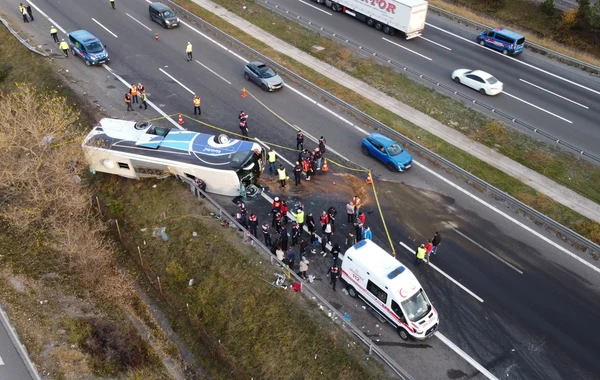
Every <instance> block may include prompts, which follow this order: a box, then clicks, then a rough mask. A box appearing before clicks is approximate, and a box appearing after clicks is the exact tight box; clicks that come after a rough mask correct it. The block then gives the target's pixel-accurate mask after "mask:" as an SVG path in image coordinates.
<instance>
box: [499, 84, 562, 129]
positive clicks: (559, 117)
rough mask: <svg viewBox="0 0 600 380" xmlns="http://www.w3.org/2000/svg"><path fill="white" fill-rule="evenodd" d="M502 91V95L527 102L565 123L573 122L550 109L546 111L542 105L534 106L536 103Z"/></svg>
mask: <svg viewBox="0 0 600 380" xmlns="http://www.w3.org/2000/svg"><path fill="white" fill-rule="evenodd" d="M502 93H503V94H504V95H508V96H510V97H511V98H513V99H516V100H518V101H520V102H523V103H525V104H527V105H528V106H531V107H533V108H536V109H538V110H540V111H542V112H546V113H547V114H548V115H552V116H554V117H556V118H558V119H560V120H563V121H566V122H567V123H569V124H573V122H572V121H571V120H569V119H565V118H564V117H562V116H558V115H557V114H555V113H552V112H550V111H548V110H546V109H543V108H542V107H540V106H536V105H535V104H533V103H530V102H528V101H526V100H523V99H521V98H519V97H516V96H514V95H512V94H509V93H508V92H506V91H502Z"/></svg>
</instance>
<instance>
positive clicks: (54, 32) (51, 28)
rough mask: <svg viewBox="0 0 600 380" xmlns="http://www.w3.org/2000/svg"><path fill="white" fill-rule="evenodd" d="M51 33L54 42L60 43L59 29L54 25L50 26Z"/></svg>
mask: <svg viewBox="0 0 600 380" xmlns="http://www.w3.org/2000/svg"><path fill="white" fill-rule="evenodd" d="M50 35H51V36H52V39H53V40H54V42H56V43H59V42H60V41H58V30H57V29H56V28H55V27H54V25H53V26H51V27H50Z"/></svg>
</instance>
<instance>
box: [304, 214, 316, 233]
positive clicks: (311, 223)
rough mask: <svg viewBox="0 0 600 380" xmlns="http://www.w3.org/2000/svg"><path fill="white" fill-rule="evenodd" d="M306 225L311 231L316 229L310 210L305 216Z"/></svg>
mask: <svg viewBox="0 0 600 380" xmlns="http://www.w3.org/2000/svg"><path fill="white" fill-rule="evenodd" d="M306 227H307V228H308V231H309V232H311V233H312V232H313V231H314V230H315V229H316V225H315V218H314V217H313V214H312V212H309V213H308V215H307V216H306Z"/></svg>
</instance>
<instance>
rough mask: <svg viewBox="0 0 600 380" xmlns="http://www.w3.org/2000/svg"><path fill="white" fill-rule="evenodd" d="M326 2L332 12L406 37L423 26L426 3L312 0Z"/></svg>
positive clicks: (416, 0) (415, 34)
mask: <svg viewBox="0 0 600 380" xmlns="http://www.w3.org/2000/svg"><path fill="white" fill-rule="evenodd" d="M313 1H315V2H317V3H320V4H325V5H326V6H328V7H329V8H331V9H332V10H333V11H334V12H343V13H346V14H348V15H350V16H352V17H355V18H357V19H359V20H361V21H363V22H366V23H367V25H369V26H371V27H374V28H375V29H377V30H379V31H381V32H384V33H385V34H390V35H391V34H394V33H396V32H397V31H398V32H401V33H402V34H404V35H405V36H406V39H407V40H409V39H411V38H415V37H418V36H420V35H421V32H422V31H423V28H424V27H425V17H426V16H427V7H428V3H427V1H425V0H313Z"/></svg>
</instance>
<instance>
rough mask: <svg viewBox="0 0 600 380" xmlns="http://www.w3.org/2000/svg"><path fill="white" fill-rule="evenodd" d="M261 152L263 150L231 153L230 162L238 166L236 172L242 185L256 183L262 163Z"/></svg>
mask: <svg viewBox="0 0 600 380" xmlns="http://www.w3.org/2000/svg"><path fill="white" fill-rule="evenodd" d="M262 153H264V150H263V151H262V152H255V151H252V150H251V151H249V152H238V153H236V154H234V155H233V157H232V159H231V163H232V164H234V165H235V166H238V167H239V169H237V170H236V172H237V175H238V178H239V179H240V182H241V183H242V184H243V185H244V186H248V185H250V184H254V183H256V181H257V180H258V178H259V177H260V174H261V172H262V167H263V165H264V158H263V157H262V156H263V154H262ZM238 155H239V156H238ZM238 160H239V161H238ZM238 162H239V163H238Z"/></svg>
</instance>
